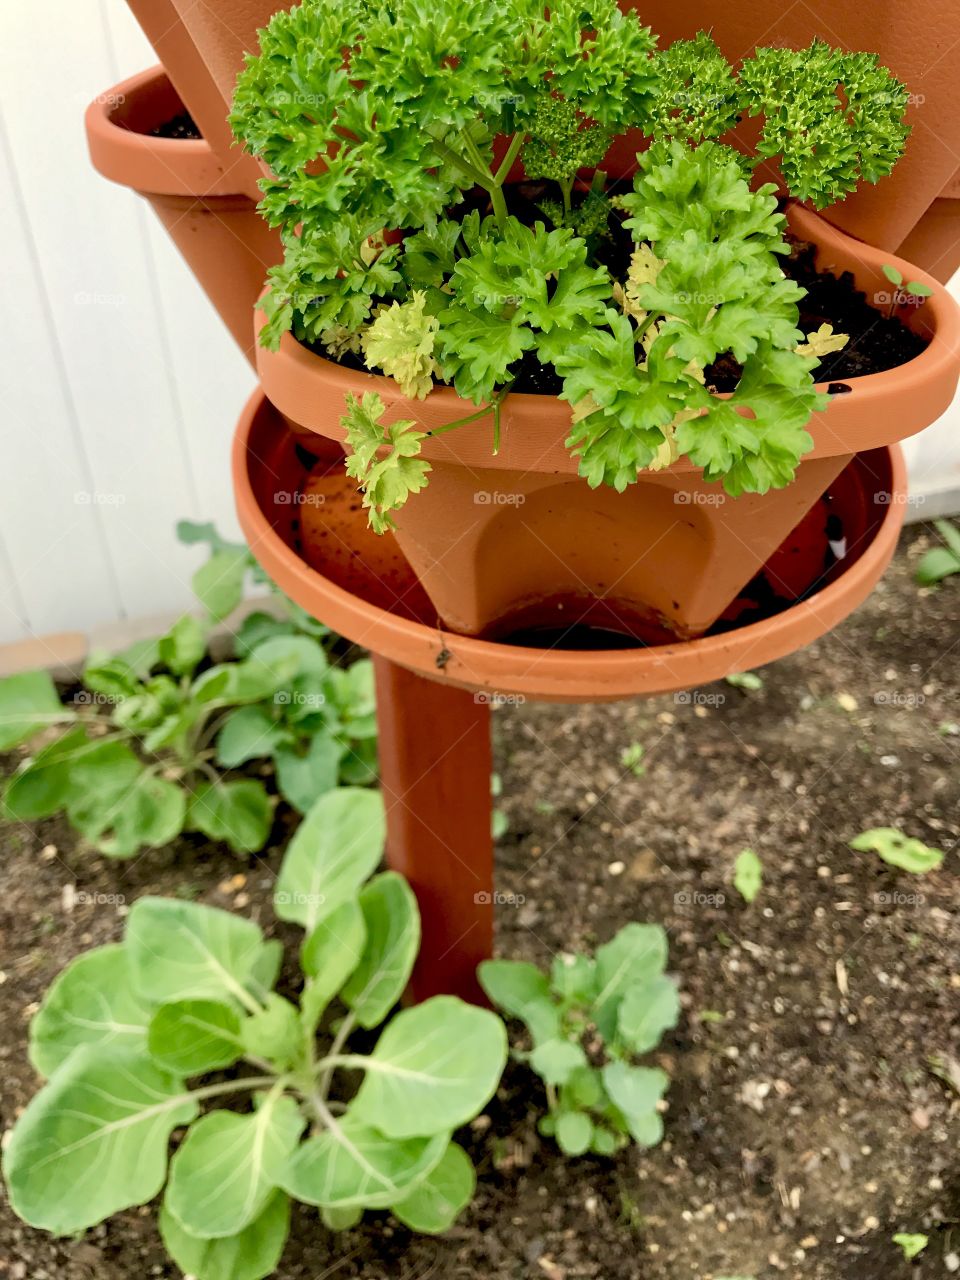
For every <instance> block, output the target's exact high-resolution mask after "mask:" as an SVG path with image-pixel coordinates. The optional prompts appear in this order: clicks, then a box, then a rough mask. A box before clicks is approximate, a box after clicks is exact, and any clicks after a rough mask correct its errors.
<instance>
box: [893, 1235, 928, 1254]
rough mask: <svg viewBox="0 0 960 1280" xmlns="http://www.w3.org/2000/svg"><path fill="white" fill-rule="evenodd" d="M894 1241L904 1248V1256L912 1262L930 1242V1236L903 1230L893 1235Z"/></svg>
mask: <svg viewBox="0 0 960 1280" xmlns="http://www.w3.org/2000/svg"><path fill="white" fill-rule="evenodd" d="M893 1243H894V1244H898V1245H899V1246H900V1248H901V1249H902V1250H903V1256H904V1257H905V1258H906V1260H907V1261H908V1262H912V1261H913V1259H914V1258H918V1257H919V1256H920V1254H921V1253H923V1251H924V1249H925V1248H926V1247H927V1245H928V1244H929V1243H930V1237H929V1236H923V1235H911V1234H910V1233H908V1232H905V1231H901V1232H898V1234H897V1235H895V1236H894V1237H893Z"/></svg>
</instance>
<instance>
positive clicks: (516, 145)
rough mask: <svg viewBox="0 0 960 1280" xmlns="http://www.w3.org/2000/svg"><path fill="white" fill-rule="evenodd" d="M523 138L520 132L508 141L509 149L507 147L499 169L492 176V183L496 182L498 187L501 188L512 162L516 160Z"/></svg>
mask: <svg viewBox="0 0 960 1280" xmlns="http://www.w3.org/2000/svg"><path fill="white" fill-rule="evenodd" d="M524 136H525V135H524V134H523V132H522V131H521V132H517V133H515V134H514V135H513V137H512V138H511V139H510V145H509V147H507V154H506V155H505V156H504V157H503V160H502V161H501V162H500V168H499V169H498V170H497V172H496V173H495V174H494V181H495V182H496V184H497V186H498V187H502V186H503V184H504V183H505V182H506V180H507V178H508V176H509V174H510V170H511V169H512V168H513V162H514V160H516V158H517V156H518V155H519V154H520V148H521V147H522V146H523V139H524Z"/></svg>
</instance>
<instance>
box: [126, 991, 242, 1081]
mask: <svg viewBox="0 0 960 1280" xmlns="http://www.w3.org/2000/svg"><path fill="white" fill-rule="evenodd" d="M147 1048H148V1049H149V1051H150V1056H151V1058H153V1059H154V1061H155V1062H159V1063H160V1065H161V1066H163V1067H166V1068H167V1070H168V1071H175V1072H176V1073H177V1075H181V1076H196V1075H200V1074H201V1072H205V1071H218V1070H220V1069H221V1068H222V1067H229V1066H232V1065H233V1063H235V1062H236V1061H238V1059H239V1058H240V1057H242V1055H243V1045H242V1043H241V1040H240V1017H239V1015H238V1014H237V1012H236V1010H235V1009H234V1008H233V1006H232V1005H229V1004H224V1003H223V1002H222V1001H219V1000H177V1001H174V1002H173V1003H172V1004H164V1005H161V1006H160V1008H159V1009H158V1010H157V1012H156V1013H155V1014H154V1015H153V1018H152V1019H151V1021H150V1027H149V1029H148V1031H147Z"/></svg>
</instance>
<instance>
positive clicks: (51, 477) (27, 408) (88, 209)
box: [0, 0, 960, 642]
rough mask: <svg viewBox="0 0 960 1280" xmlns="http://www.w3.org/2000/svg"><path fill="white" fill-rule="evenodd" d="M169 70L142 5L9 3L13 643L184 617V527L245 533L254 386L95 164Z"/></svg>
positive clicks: (947, 421)
mask: <svg viewBox="0 0 960 1280" xmlns="http://www.w3.org/2000/svg"><path fill="white" fill-rule="evenodd" d="M38 11H39V12H40V15H41V17H42V24H41V25H42V28H43V30H44V31H45V32H46V33H47V38H45V39H43V40H42V41H40V40H38V38H37V31H38V24H37V17H38ZM50 33H53V38H52V39H51V38H50ZM153 61H155V59H154V57H153V55H152V51H151V50H150V47H149V45H148V44H147V42H146V41H145V40H144V38H143V37H142V35H141V34H140V31H139V28H138V27H137V26H136V24H135V22H134V21H133V19H132V18H131V17H130V15H129V13H128V12H127V9H126V6H125V4H124V3H123V0H83V2H82V3H78V0H43V2H42V3H41V4H40V5H39V6H37V5H36V4H18V3H14V2H11V0H7V3H5V4H3V5H2V7H0V183H2V196H0V244H2V246H3V253H4V259H3V272H2V279H3V283H4V289H3V306H2V308H0V393H2V394H0V403H2V418H0V438H2V440H3V456H2V461H0V642H3V641H7V640H13V639H18V638H21V637H24V636H28V635H31V634H42V633H43V632H49V631H54V630H67V629H85V628H88V627H92V626H95V625H99V624H103V623H107V622H112V621H114V620H116V619H119V618H122V617H136V616H138V615H142V614H155V613H158V612H164V611H167V610H175V609H178V608H180V607H182V606H184V605H186V604H187V603H188V601H189V599H190V591H189V585H188V583H189V576H190V572H191V570H192V568H193V565H194V563H195V562H196V556H195V555H194V554H190V553H188V552H187V551H186V550H185V549H182V548H180V547H179V546H178V545H177V543H176V540H175V537H174V524H175V522H176V520H177V519H178V518H180V517H192V518H196V519H215V520H216V521H217V522H218V523H219V524H220V525H221V527H222V528H223V530H224V531H225V532H236V525H235V519H234V514H233V504H232V498H231V494H230V478H229V465H228V463H229V444H230V437H231V432H232V429H233V425H234V422H235V420H236V415H237V413H238V411H239V409H240V406H241V405H242V403H243V401H244V399H245V397H246V395H247V394H248V392H249V390H250V388H251V386H252V383H253V378H252V374H251V373H250V371H249V369H248V367H247V365H246V363H245V362H244V361H243V359H242V357H241V356H240V355H239V353H238V352H237V351H236V349H235V347H234V346H233V343H232V341H231V339H230V337H229V336H228V335H227V333H226V332H225V330H224V329H223V328H222V326H221V325H220V322H219V321H218V319H217V318H216V316H215V314H214V312H213V310H212V308H211V307H210V306H209V304H208V303H207V301H206V299H205V298H204V296H203V294H202V293H201V291H200V289H199V287H198V286H197V285H196V284H195V282H194V280H193V278H192V276H191V275H190V272H189V271H188V270H187V268H186V267H185V266H184V265H183V264H182V263H181V261H180V259H179V257H178V255H177V253H176V251H175V249H174V248H173V246H172V245H171V244H170V243H169V242H168V241H167V239H166V236H165V234H164V233H163V231H162V230H161V229H160V227H159V226H158V225H155V223H154V222H153V220H152V216H151V214H150V211H149V208H148V207H147V206H146V204H145V203H144V202H142V201H141V200H139V199H138V198H137V197H136V196H135V195H133V194H132V193H131V192H128V191H126V190H124V189H123V188H121V187H118V186H115V185H113V184H112V183H108V182H106V181H104V180H103V179H101V178H100V177H98V176H97V175H96V174H95V173H94V171H93V169H92V168H91V166H90V164H89V162H88V160H87V154H86V143H85V140H84V134H83V111H84V108H85V106H86V104H87V102H88V101H90V100H91V99H92V98H93V97H94V96H95V95H96V94H97V93H100V92H103V91H104V90H106V89H108V88H109V87H110V86H111V85H113V84H115V83H116V82H117V81H119V80H121V79H123V78H124V77H126V76H127V75H131V74H133V73H134V72H135V71H139V70H141V69H142V68H144V67H146V66H149V65H151V64H152V62H153ZM958 428H960V405H955V406H954V410H953V411H952V412H951V414H949V415H948V416H947V417H946V418H944V419H943V420H942V421H941V422H940V423H938V424H936V425H935V426H934V427H932V428H930V430H929V432H927V433H926V435H925V437H924V438H923V439H922V440H920V441H916V442H914V443H913V444H911V446H910V456H911V464H912V468H913V473H914V475H915V477H916V480H917V483H918V484H919V486H920V487H921V488H922V489H923V490H928V489H930V488H937V487H949V486H952V487H954V488H957V487H960V430H958ZM921 513H922V508H921Z"/></svg>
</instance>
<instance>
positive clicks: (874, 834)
mask: <svg viewBox="0 0 960 1280" xmlns="http://www.w3.org/2000/svg"><path fill="white" fill-rule="evenodd" d="M850 848H851V849H855V850H856V851H857V852H858V853H876V854H879V855H880V857H881V858H882V859H883V860H884V862H886V863H888V864H889V865H890V866H891V867H898V868H899V869H900V870H901V871H910V872H912V873H913V874H914V875H918V876H922V875H925V874H926V873H927V872H928V871H936V869H937V868H938V867H939V866H940V865H941V864H942V863H943V859H944V853H943V850H942V849H933V848H931V847H930V846H929V845H925V844H924V843H923V841H922V840H916V839H913V838H911V837H910V836H905V835H904V834H903V832H902V831H897V830H896V828H895V827H874V828H873V829H872V830H871V831H863V832H861V833H860V835H858V836H856V837H855V838H854V839H853V840H851V841H850Z"/></svg>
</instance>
